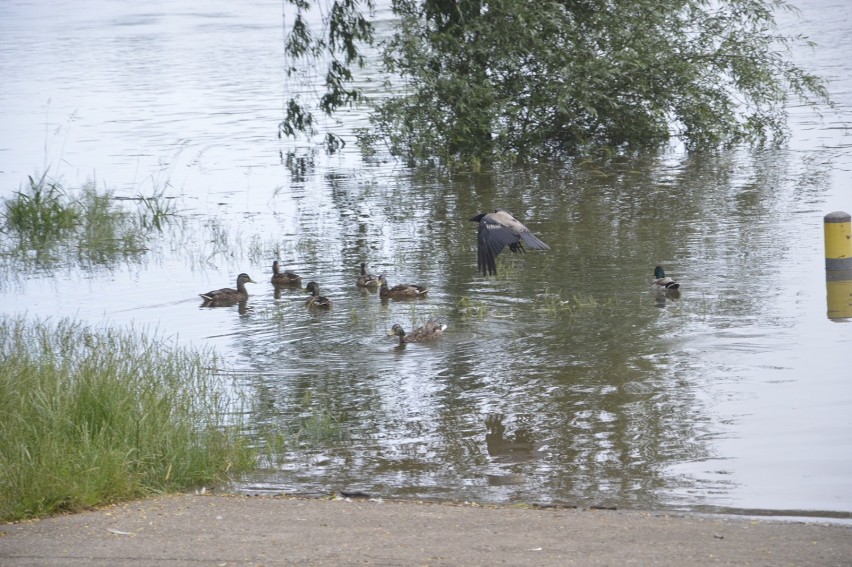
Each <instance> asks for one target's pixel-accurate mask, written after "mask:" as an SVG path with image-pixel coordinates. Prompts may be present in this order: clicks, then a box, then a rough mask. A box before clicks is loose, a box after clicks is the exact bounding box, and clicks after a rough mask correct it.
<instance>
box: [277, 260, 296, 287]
mask: <svg viewBox="0 0 852 567" xmlns="http://www.w3.org/2000/svg"><path fill="white" fill-rule="evenodd" d="M272 285H280V286H297V285H298V286H300V285H302V276H300V275H299V274H296V273H293V272H282V271H280V269H279V267H278V260H275V261H274V262H272Z"/></svg>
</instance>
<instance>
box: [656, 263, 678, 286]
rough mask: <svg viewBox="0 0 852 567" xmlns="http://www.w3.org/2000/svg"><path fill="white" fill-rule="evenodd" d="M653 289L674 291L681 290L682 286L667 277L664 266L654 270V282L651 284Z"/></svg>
mask: <svg viewBox="0 0 852 567" xmlns="http://www.w3.org/2000/svg"><path fill="white" fill-rule="evenodd" d="M651 289H655V290H657V291H674V290H676V289H680V284H679V283H677V282H676V281H674V280H673V279H671V278H669V277H667V276H666V271H665V270H664V269H663V267H662V266H657V267H656V268H654V281H653V282H651Z"/></svg>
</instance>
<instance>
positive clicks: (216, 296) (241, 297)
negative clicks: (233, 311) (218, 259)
mask: <svg viewBox="0 0 852 567" xmlns="http://www.w3.org/2000/svg"><path fill="white" fill-rule="evenodd" d="M247 283H257V282H256V281H254V280H253V279H251V278H250V277H249V275H248V274H240V275H238V276H237V289H231V288H229V287H223V288H222V289H214V290H212V291H208V292H207V293H199V294H198V295H200V296H201V299H203V300H204V305H233V304H234V303H238V302H240V301H245V300H246V299H248V292H247V291H246V284H247Z"/></svg>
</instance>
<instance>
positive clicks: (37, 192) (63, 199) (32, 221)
mask: <svg viewBox="0 0 852 567" xmlns="http://www.w3.org/2000/svg"><path fill="white" fill-rule="evenodd" d="M46 175H47V174H45V175H42V177H41V178H39V179H38V181H36V180H35V179H33V178H32V176H30V177H29V187H28V190H27V191H16V192H15V196H14V197H13V198H12V199H9V200H7V201H6V213H5V225H6V230H8V231H13V232H15V233H16V234H17V235H19V237H20V238H21V240H22V241H23V245H25V246H27V247H29V248H34V249H36V250H39V249H42V248H44V247H46V246H48V245H50V244H51V243H53V242H55V241H57V240H59V239H60V238H62V237H63V236H64V235H65V234H67V233H68V232H70V231H72V230H73V229H74V227H76V226H77V224H78V223H79V212H78V209H77V207H76V206H75V203H73V201H72V200H71V199H69V198H68V196H67V195H66V194H65V191H64V190H63V189H62V186H61V185H60V184H59V183H57V182H52V181H50V180H48V179H47V176H46Z"/></svg>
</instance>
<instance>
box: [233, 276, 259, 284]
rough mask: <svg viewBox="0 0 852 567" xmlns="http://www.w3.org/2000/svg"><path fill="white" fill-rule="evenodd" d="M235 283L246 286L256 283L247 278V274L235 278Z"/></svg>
mask: <svg viewBox="0 0 852 567" xmlns="http://www.w3.org/2000/svg"><path fill="white" fill-rule="evenodd" d="M237 283H238V284H247V283H257V282H256V281H254V280H253V279H251V277H249V275H248V274H240V275H238V276H237Z"/></svg>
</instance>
